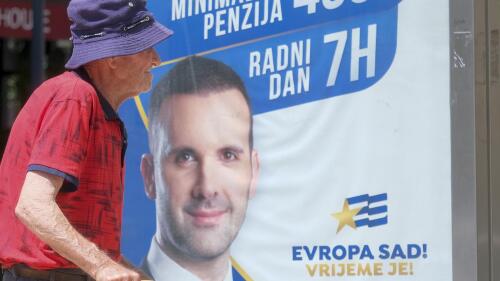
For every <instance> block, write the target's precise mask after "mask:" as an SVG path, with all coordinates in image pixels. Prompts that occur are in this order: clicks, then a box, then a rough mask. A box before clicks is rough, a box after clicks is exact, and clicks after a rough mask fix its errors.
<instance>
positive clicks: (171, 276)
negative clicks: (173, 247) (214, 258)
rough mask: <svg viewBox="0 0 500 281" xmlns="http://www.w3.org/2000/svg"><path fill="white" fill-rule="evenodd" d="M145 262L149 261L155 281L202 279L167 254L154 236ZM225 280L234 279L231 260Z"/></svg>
mask: <svg viewBox="0 0 500 281" xmlns="http://www.w3.org/2000/svg"><path fill="white" fill-rule="evenodd" d="M145 263H147V267H148V269H149V271H150V273H151V277H153V279H154V280H155V281H174V280H175V281H178V280H182V281H201V280H200V278H198V277H197V276H196V275H194V274H193V273H191V272H189V271H188V270H186V269H184V268H183V267H181V266H180V265H178V264H177V263H176V262H175V261H173V260H172V259H171V258H170V257H169V256H167V255H166V254H165V253H164V252H163V251H162V250H161V248H160V246H159V245H158V242H157V241H156V238H155V237H154V236H153V239H152V241H151V246H150V248H149V252H148V255H147V257H146V260H145ZM223 281H233V273H232V268H231V263H230V262H229V261H228V270H227V274H226V277H225V278H224V280H223Z"/></svg>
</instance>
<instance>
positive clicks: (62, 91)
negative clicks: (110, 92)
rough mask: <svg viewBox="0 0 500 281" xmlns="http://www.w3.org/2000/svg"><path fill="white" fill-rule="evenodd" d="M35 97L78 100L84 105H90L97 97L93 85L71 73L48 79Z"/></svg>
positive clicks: (67, 72) (36, 91)
mask: <svg viewBox="0 0 500 281" xmlns="http://www.w3.org/2000/svg"><path fill="white" fill-rule="evenodd" d="M33 95H35V96H40V97H42V96H43V97H45V98H49V99H51V100H53V101H68V100H76V101H80V102H82V103H84V104H85V103H87V104H88V103H90V102H91V100H92V99H95V98H96V97H97V96H96V91H95V89H94V87H93V86H92V85H90V84H89V83H88V82H86V81H85V80H83V79H82V78H80V77H79V76H78V75H77V74H76V73H73V72H70V71H66V72H63V73H61V74H59V75H57V76H55V77H53V78H50V79H48V80H47V81H45V82H44V83H43V84H42V85H41V86H40V87H38V88H37V89H36V90H35V92H34V93H33Z"/></svg>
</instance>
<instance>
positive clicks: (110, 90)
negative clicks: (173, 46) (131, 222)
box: [0, 0, 172, 281]
mask: <svg viewBox="0 0 500 281" xmlns="http://www.w3.org/2000/svg"><path fill="white" fill-rule="evenodd" d="M145 5H146V2H145V0H129V1H125V0H99V1H96V0H72V1H71V2H70V4H69V6H68V15H69V18H70V20H71V21H72V25H71V33H72V40H73V47H74V48H73V54H72V56H71V58H70V59H69V61H68V63H67V64H66V67H67V68H68V69H70V70H72V71H67V72H65V73H63V74H61V75H59V76H57V77H55V78H53V79H50V80H48V81H47V82H45V83H44V84H43V85H41V86H40V87H39V88H38V89H37V90H35V92H34V93H33V94H32V96H31V97H30V99H29V100H28V102H27V103H26V104H25V106H24V108H23V109H22V110H21V112H20V113H19V116H18V117H17V120H16V122H15V124H14V126H13V128H12V131H11V135H10V136H9V141H8V144H7V146H6V149H5V154H4V156H3V159H2V162H1V166H0V229H1V230H2V234H1V235H0V263H1V264H2V268H3V269H2V271H3V273H4V276H3V280H4V281H13V280H23V281H25V280H50V281H76V280H81V281H84V280H89V279H96V280H98V281H114V280H124V281H125V280H127V281H136V280H139V279H140V276H139V274H138V273H137V271H136V270H134V269H132V268H131V267H130V266H128V265H126V264H125V261H124V260H123V259H122V257H121V255H120V231H121V214H122V197H123V175H124V163H123V161H124V159H123V157H124V154H125V149H126V146H127V140H126V133H125V129H124V126H123V123H122V122H121V120H120V118H119V117H118V115H117V114H116V111H117V109H118V107H119V105H120V104H121V103H122V102H123V101H124V100H126V99H127V98H130V97H133V96H136V95H138V94H139V93H140V92H143V91H147V90H148V89H149V88H150V86H151V79H152V77H151V73H150V72H149V71H150V69H151V67H153V66H156V65H158V64H159V63H160V61H159V58H158V55H157V53H156V52H155V51H154V50H153V49H152V47H153V45H155V44H157V43H158V42H160V41H162V40H164V39H166V38H167V37H169V36H170V35H171V33H172V32H171V31H170V30H168V29H167V28H166V27H164V26H162V25H161V24H159V23H158V22H156V21H155V19H154V18H153V15H152V14H151V13H150V12H148V11H147V10H146V7H145ZM76 267H78V268H80V269H76Z"/></svg>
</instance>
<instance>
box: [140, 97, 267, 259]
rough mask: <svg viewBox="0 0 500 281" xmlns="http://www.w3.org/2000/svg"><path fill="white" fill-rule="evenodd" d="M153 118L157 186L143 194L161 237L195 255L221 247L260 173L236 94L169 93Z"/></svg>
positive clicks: (229, 239)
mask: <svg viewBox="0 0 500 281" xmlns="http://www.w3.org/2000/svg"><path fill="white" fill-rule="evenodd" d="M158 120H161V121H158V122H159V123H160V122H162V123H163V124H161V125H159V126H161V128H158V130H159V131H160V133H158V134H156V136H157V139H156V141H157V145H156V147H157V148H158V149H157V150H160V151H156V152H155V156H153V157H154V169H153V170H154V186H155V190H154V191H155V192H154V193H155V194H154V196H152V195H153V194H152V193H153V192H149V196H150V197H155V200H156V207H157V224H158V228H159V229H158V232H157V234H158V235H157V238H158V239H159V240H160V241H159V242H160V244H161V245H163V246H164V248H167V249H169V251H170V254H172V252H173V253H174V254H177V255H182V256H184V257H189V258H191V259H198V260H199V259H212V258H215V257H218V256H220V255H222V254H224V253H227V252H228V249H229V246H230V245H231V243H232V241H233V240H234V238H235V237H236V235H237V233H238V231H239V229H240V227H241V224H242V223H243V220H244V218H245V213H246V209H247V204H248V200H249V198H250V197H251V196H252V195H253V193H254V187H255V180H256V177H257V173H258V159H257V153H256V152H255V151H252V150H251V148H250V144H249V133H250V124H251V123H250V112H249V109H248V106H247V104H246V103H245V100H244V98H243V96H242V94H241V93H240V92H239V91H238V90H235V89H230V90H225V91H222V92H218V93H205V94H196V95H174V96H171V97H169V98H168V100H167V101H164V102H163V105H162V107H161V110H160V113H159V117H158ZM143 161H144V160H143ZM143 164H144V163H143ZM144 174H145V173H144V172H143V175H144ZM146 176H147V173H146ZM145 182H146V184H147V180H145ZM146 189H147V188H146ZM150 191H151V190H150Z"/></svg>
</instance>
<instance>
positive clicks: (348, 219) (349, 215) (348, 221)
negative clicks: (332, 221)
mask: <svg viewBox="0 0 500 281" xmlns="http://www.w3.org/2000/svg"><path fill="white" fill-rule="evenodd" d="M360 210H361V208H356V209H349V203H347V199H346V200H345V201H344V206H343V207H342V211H341V212H338V213H334V214H332V217H334V218H336V219H337V220H338V221H339V226H338V227H337V233H339V232H340V231H341V230H342V228H344V226H346V225H348V226H350V227H352V228H353V229H356V223H355V222H354V216H355V215H357V214H358V213H359V211H360Z"/></svg>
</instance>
